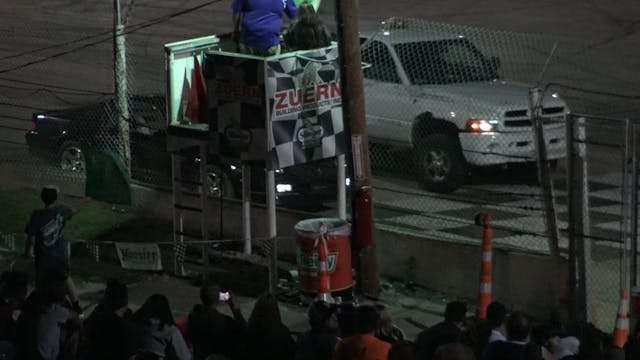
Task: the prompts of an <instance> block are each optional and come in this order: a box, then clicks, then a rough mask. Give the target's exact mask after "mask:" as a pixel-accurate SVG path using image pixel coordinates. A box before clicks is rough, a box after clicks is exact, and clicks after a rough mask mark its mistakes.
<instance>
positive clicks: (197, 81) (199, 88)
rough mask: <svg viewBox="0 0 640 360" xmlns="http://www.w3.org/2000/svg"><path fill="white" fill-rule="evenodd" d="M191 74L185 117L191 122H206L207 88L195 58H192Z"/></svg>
mask: <svg viewBox="0 0 640 360" xmlns="http://www.w3.org/2000/svg"><path fill="white" fill-rule="evenodd" d="M193 62H194V64H193V72H192V76H191V92H190V93H189V104H188V105H187V112H186V114H185V115H187V116H188V117H189V118H190V119H191V121H192V122H195V123H206V122H207V108H208V106H207V86H206V84H205V81H204V74H203V73H202V68H201V67H200V62H199V61H198V57H197V56H195V55H194V56H193Z"/></svg>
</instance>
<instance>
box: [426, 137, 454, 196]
mask: <svg viewBox="0 0 640 360" xmlns="http://www.w3.org/2000/svg"><path fill="white" fill-rule="evenodd" d="M415 160H416V169H417V173H418V182H419V183H420V185H421V186H422V187H423V188H424V189H425V190H428V191H432V192H436V193H445V194H446V193H450V192H453V191H454V190H456V189H457V188H458V187H460V185H461V184H462V182H463V180H464V174H465V161H464V157H463V156H462V149H461V147H460V143H459V141H458V139H457V138H456V137H453V136H450V135H444V134H436V135H430V136H428V137H426V138H424V139H423V140H421V141H420V143H418V144H417V147H416V157H415Z"/></svg>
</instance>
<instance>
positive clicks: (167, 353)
mask: <svg viewBox="0 0 640 360" xmlns="http://www.w3.org/2000/svg"><path fill="white" fill-rule="evenodd" d="M66 277H67V274H66V273H65V272H63V271H49V272H47V273H46V274H43V276H42V277H41V278H40V279H38V280H39V282H38V284H36V286H35V288H34V289H33V290H32V291H31V292H30V293H29V292H28V290H29V286H28V285H29V279H28V276H27V274H26V273H23V272H18V271H8V272H5V273H3V274H2V276H1V277H0V359H7V360H11V359H27V360H31V359H45V360H76V359H77V360H103V359H104V360H107V359H108V360H119V359H123V360H147V359H153V360H158V359H177V360H189V359H193V360H213V359H229V360H234V359H241V360H244V359H283V360H286V359H291V360H294V359H295V360H306V359H309V360H330V359H335V360H352V359H355V360H379V359H389V360H399V359H410V360H413V359H419V360H424V359H426V360H431V359H433V360H456V359H459V360H472V359H478V360H491V359H496V360H500V359H509V360H517V359H527V360H529V359H536V360H538V359H545V360H550V359H552V360H559V359H565V360H568V359H594V360H596V359H598V360H600V359H625V358H626V359H640V336H639V333H638V328H636V331H635V332H634V333H632V334H630V337H629V341H628V342H627V345H626V346H625V348H624V349H620V348H617V347H614V346H611V345H610V344H611V337H610V335H608V334H605V333H603V332H601V331H599V330H598V329H597V328H596V327H595V326H593V325H591V324H584V325H580V324H577V325H575V324H571V323H570V322H569V320H568V319H569V316H568V314H567V312H566V311H565V310H564V309H563V308H558V309H555V310H554V311H552V312H551V314H550V316H549V319H548V320H547V321H545V322H534V321H533V320H532V319H531V318H530V317H529V316H527V314H525V313H523V312H521V311H512V312H510V313H509V312H508V311H507V308H506V307H505V306H504V305H502V304H501V303H499V302H493V303H491V304H490V305H489V307H488V308H487V319H486V320H481V321H480V320H475V319H474V318H473V317H467V306H466V304H465V303H464V302H461V301H453V302H450V303H448V304H447V306H446V309H445V312H444V319H443V320H442V321H441V322H439V323H437V324H435V325H433V326H431V327H425V330H423V331H422V332H421V333H420V334H419V335H418V336H417V338H416V339H414V340H413V341H412V340H410V339H406V338H405V335H404V333H403V332H402V331H401V330H400V328H398V327H397V326H396V325H395V324H394V322H393V319H392V317H391V315H390V312H389V309H388V308H386V307H384V306H382V305H375V304H369V303H351V302H345V303H341V304H330V303H326V302H323V301H320V300H315V301H314V302H312V303H311V304H310V305H309V308H308V321H309V329H308V331H306V332H304V333H300V334H296V336H294V335H293V334H292V332H291V331H290V330H289V329H288V328H287V326H286V325H285V324H283V322H282V319H281V316H280V309H279V305H278V301H277V299H276V297H275V296H273V295H272V294H268V293H267V294H264V295H262V296H261V297H259V298H258V299H257V301H256V303H255V305H254V307H253V310H252V312H251V314H250V316H249V318H248V320H245V318H244V316H243V314H242V312H241V311H240V307H239V305H238V302H237V299H236V297H235V296H234V295H233V294H232V293H230V292H225V291H222V289H221V288H220V287H219V286H217V285H216V284H215V283H212V282H209V281H204V282H203V284H202V286H201V287H200V302H199V303H198V304H195V305H194V306H193V308H192V310H191V311H190V312H189V314H188V315H187V316H184V317H181V318H178V319H176V318H175V317H174V315H173V311H172V309H171V305H170V303H169V300H168V299H167V297H166V296H165V295H163V294H153V295H151V296H149V297H148V298H147V299H146V301H145V302H144V303H143V304H142V305H141V306H140V307H139V308H138V309H137V310H136V311H132V310H131V309H130V307H129V301H128V288H127V286H126V285H125V284H124V283H122V282H120V281H118V280H115V279H114V280H109V281H108V282H107V284H106V287H105V289H104V293H103V296H102V299H101V301H100V302H99V304H98V305H97V306H96V307H95V308H94V310H93V311H92V312H91V313H90V314H89V315H88V316H87V317H86V318H84V316H83V314H79V313H78V309H77V307H76V306H74V304H73V303H72V301H70V300H69V298H68V291H67V290H68V288H67V286H66ZM220 306H228V308H229V310H230V314H231V316H230V315H226V314H224V312H223V311H220V310H219V307H220ZM80 311H81V310H80Z"/></svg>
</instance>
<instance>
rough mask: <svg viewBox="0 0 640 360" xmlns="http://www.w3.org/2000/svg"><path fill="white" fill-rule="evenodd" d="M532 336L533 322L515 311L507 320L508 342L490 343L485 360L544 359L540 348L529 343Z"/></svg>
mask: <svg viewBox="0 0 640 360" xmlns="http://www.w3.org/2000/svg"><path fill="white" fill-rule="evenodd" d="M530 334H531V322H530V321H529V318H528V317H527V316H525V315H524V314H523V313H522V312H520V311H515V312H513V313H512V314H511V315H509V318H508V319H507V341H495V342H492V343H490V344H489V345H488V346H487V348H486V350H485V351H484V354H483V355H482V359H483V360H529V359H536V360H539V359H542V353H541V350H540V348H539V347H538V346H536V345H535V344H533V343H530V342H529V336H530Z"/></svg>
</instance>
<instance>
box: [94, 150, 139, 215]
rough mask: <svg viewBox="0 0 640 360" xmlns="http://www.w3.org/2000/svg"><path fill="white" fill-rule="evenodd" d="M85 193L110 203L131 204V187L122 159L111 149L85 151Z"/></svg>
mask: <svg viewBox="0 0 640 360" xmlns="http://www.w3.org/2000/svg"><path fill="white" fill-rule="evenodd" d="M85 161H86V165H85V166H86V173H87V180H86V184H85V195H86V196H88V197H90V198H92V199H95V200H98V201H104V202H108V203H112V204H122V205H131V188H130V186H129V176H128V175H127V169H126V168H125V166H124V164H123V163H122V159H120V157H119V156H117V155H116V154H115V153H113V152H111V151H102V150H90V151H87V152H86V153H85Z"/></svg>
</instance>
